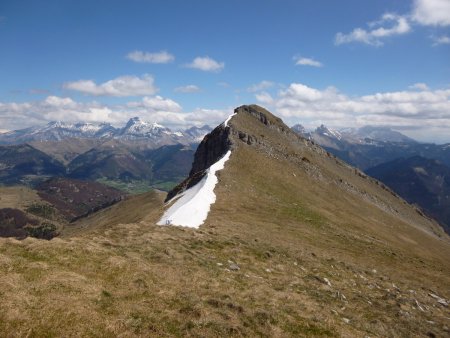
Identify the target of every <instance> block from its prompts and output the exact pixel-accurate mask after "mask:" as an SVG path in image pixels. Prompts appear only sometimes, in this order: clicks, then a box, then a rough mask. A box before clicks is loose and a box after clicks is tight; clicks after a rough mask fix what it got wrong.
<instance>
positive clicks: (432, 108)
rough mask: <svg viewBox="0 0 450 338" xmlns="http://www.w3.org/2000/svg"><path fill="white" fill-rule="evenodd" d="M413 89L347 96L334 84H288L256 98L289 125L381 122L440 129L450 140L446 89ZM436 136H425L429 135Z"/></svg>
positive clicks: (448, 92) (449, 92)
mask: <svg viewBox="0 0 450 338" xmlns="http://www.w3.org/2000/svg"><path fill="white" fill-rule="evenodd" d="M414 89H419V91H417V90H405V91H396V92H384V93H375V94H371V95H363V96H357V97H351V96H348V95H345V94H343V93H341V92H340V91H339V90H338V89H337V88H335V87H328V88H325V89H317V88H312V87H309V86H307V85H305V84H302V83H292V84H290V85H289V86H288V87H287V88H286V89H283V90H280V91H279V92H278V94H277V96H276V97H272V96H270V95H268V94H267V93H264V94H258V95H256V99H257V100H258V101H259V102H261V103H262V104H264V105H268V106H269V107H270V108H272V109H273V110H274V111H275V113H277V114H279V115H280V116H281V117H282V118H284V119H286V121H287V122H289V123H291V124H295V123H302V124H304V125H306V126H308V125H309V126H312V127H313V126H317V125H319V124H321V123H325V124H328V125H330V126H334V127H348V126H363V125H368V124H371V125H385V126H393V127H401V128H406V129H411V130H412V129H421V130H423V131H426V130H427V128H435V129H436V128H437V129H440V133H441V136H442V138H446V140H447V142H449V141H450V138H449V136H448V130H449V128H450V89H439V90H434V91H433V90H430V89H429V88H428V87H426V85H425V84H423V83H419V84H416V85H414ZM434 136H436V137H438V135H437V134H436V135H429V137H430V138H432V137H434Z"/></svg>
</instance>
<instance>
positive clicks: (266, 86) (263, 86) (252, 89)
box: [247, 80, 274, 93]
mask: <svg viewBox="0 0 450 338" xmlns="http://www.w3.org/2000/svg"><path fill="white" fill-rule="evenodd" d="M273 85H274V83H273V82H271V81H266V80H263V81H261V82H259V83H256V84H254V85H251V86H250V87H248V88H247V91H249V92H250V93H255V92H259V91H261V90H265V89H269V88H271V87H273Z"/></svg>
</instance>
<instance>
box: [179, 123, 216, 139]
mask: <svg viewBox="0 0 450 338" xmlns="http://www.w3.org/2000/svg"><path fill="white" fill-rule="evenodd" d="M211 130H212V128H211V127H210V126H208V125H204V126H203V127H195V126H194V127H191V128H189V129H186V130H185V131H184V132H183V133H184V135H185V136H187V137H190V138H191V139H192V140H195V141H197V142H201V141H202V140H203V138H204V137H205V135H206V134H208V133H209V132H211Z"/></svg>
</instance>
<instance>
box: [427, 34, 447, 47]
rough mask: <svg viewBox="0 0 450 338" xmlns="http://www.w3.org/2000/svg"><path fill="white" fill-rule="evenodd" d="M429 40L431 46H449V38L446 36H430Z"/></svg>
mask: <svg viewBox="0 0 450 338" xmlns="http://www.w3.org/2000/svg"><path fill="white" fill-rule="evenodd" d="M431 40H433V46H439V45H448V44H450V37H449V36H447V35H441V36H432V37H431Z"/></svg>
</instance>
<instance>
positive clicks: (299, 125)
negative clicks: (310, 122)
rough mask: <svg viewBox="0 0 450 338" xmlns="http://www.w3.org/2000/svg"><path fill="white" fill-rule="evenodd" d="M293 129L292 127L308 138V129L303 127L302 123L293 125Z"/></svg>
mask: <svg viewBox="0 0 450 338" xmlns="http://www.w3.org/2000/svg"><path fill="white" fill-rule="evenodd" d="M291 129H292V130H293V131H294V132H295V133H297V134H300V135H303V136H305V137H306V138H308V137H307V135H309V133H308V132H307V131H306V129H305V127H303V126H302V125H301V124H296V125H293V126H292V127H291Z"/></svg>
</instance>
